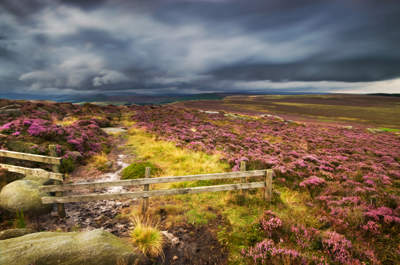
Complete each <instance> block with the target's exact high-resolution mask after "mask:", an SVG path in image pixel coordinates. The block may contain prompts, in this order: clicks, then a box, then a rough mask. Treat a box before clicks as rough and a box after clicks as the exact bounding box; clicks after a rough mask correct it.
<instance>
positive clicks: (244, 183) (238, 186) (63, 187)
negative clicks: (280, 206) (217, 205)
mask: <svg viewBox="0 0 400 265" xmlns="http://www.w3.org/2000/svg"><path fill="white" fill-rule="evenodd" d="M240 170H241V171H238V172H225V173H214V174H198V175H187V176H170V177H157V178H150V168H149V167H147V168H146V170H145V178H141V179H132V180H117V181H99V182H81V183H72V184H58V185H44V186H41V187H40V190H41V191H42V192H56V196H44V197H42V203H43V204H53V203H57V204H58V205H62V204H64V203H73V202H90V201H97V200H119V199H136V198H143V202H142V211H143V212H146V211H147V208H148V206H149V198H150V197H155V196H167V195H178V194H195V193H202V192H217V191H229V190H242V192H244V190H247V189H257V188H263V189H264V192H263V197H264V199H266V200H268V201H270V200H271V197H272V177H273V175H274V172H273V170H272V169H266V170H251V171H246V164H245V162H244V161H242V162H241V166H240ZM252 177H262V179H263V181H259V182H248V179H249V178H252ZM235 178H236V179H241V182H240V183H234V184H219V185H213V186H200V187H190V188H174V189H160V190H149V189H150V184H160V183H174V182H186V181H197V180H222V179H235ZM125 186H143V190H142V191H130V192H128V191H126V192H119V193H86V194H73V195H63V194H62V193H63V192H65V191H79V190H82V189H91V190H96V189H101V188H109V187H125ZM57 194H58V195H57ZM243 194H244V193H243Z"/></svg>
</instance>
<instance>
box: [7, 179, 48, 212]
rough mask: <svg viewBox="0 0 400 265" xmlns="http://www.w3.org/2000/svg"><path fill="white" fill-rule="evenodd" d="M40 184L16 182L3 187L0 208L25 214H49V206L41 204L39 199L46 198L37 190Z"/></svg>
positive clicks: (24, 181) (27, 181)
mask: <svg viewBox="0 0 400 265" xmlns="http://www.w3.org/2000/svg"><path fill="white" fill-rule="evenodd" d="M39 186H40V184H39V183H37V182H35V181H32V180H26V179H22V180H17V181H14V182H11V183H9V184H7V185H6V186H4V187H3V189H2V190H1V192H0V207H1V208H3V209H5V210H7V211H10V212H14V213H15V212H18V211H23V213H27V214H40V213H45V212H49V211H50V210H51V207H52V205H51V204H42V200H41V198H42V197H43V196H48V194H47V193H44V192H41V191H40V190H39Z"/></svg>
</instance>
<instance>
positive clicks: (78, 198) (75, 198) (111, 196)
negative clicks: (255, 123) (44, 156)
mask: <svg viewBox="0 0 400 265" xmlns="http://www.w3.org/2000/svg"><path fill="white" fill-rule="evenodd" d="M264 187H265V183H264V182H251V183H240V184H224V185H215V186H203V187H193V188H181V189H167V190H151V191H136V192H123V193H104V194H84V195H71V196H63V197H42V202H43V203H44V204H51V203H70V202H89V201H96V200H116V199H134V198H148V197H154V196H165V195H177V194H194V193H202V192H216V191H228V190H244V189H255V188H264Z"/></svg>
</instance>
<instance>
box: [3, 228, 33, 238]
mask: <svg viewBox="0 0 400 265" xmlns="http://www.w3.org/2000/svg"><path fill="white" fill-rule="evenodd" d="M33 232H34V231H33V230H32V229H29V228H15V229H7V230H3V231H0V240H4V239H9V238H14V237H19V236H24V235H26V234H31V233H33Z"/></svg>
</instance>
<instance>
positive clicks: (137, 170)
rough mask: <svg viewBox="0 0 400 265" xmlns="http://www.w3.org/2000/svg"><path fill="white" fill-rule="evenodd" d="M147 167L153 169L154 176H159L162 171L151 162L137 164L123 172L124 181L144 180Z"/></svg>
mask: <svg viewBox="0 0 400 265" xmlns="http://www.w3.org/2000/svg"><path fill="white" fill-rule="evenodd" d="M146 167H150V168H151V172H152V174H157V173H158V172H159V171H160V168H158V167H157V166H156V165H154V164H152V163H150V162H135V163H132V164H130V165H129V166H127V167H126V168H124V169H123V170H122V172H121V175H122V179H137V178H144V176H145V170H146Z"/></svg>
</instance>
